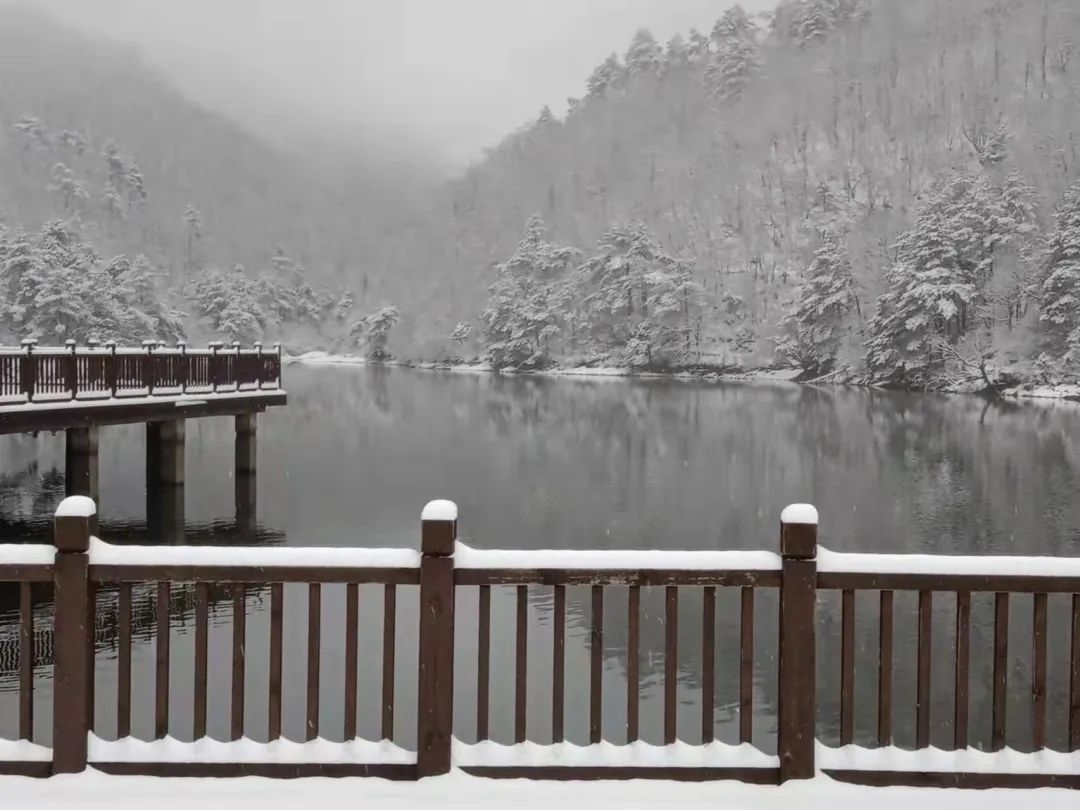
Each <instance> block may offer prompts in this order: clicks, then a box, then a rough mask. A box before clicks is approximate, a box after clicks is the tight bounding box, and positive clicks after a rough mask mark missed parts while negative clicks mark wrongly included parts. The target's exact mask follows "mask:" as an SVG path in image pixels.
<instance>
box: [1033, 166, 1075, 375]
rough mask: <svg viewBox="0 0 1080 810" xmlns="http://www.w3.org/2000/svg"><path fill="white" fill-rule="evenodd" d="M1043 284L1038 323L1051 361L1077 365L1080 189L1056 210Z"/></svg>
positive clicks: (1067, 196)
mask: <svg viewBox="0 0 1080 810" xmlns="http://www.w3.org/2000/svg"><path fill="white" fill-rule="evenodd" d="M1056 224H1057V227H1056V229H1055V231H1054V233H1053V235H1052V236H1051V238H1050V246H1049V251H1048V255H1047V260H1046V268H1045V274H1044V277H1043V282H1042V305H1041V307H1040V311H1039V321H1040V325H1041V326H1042V331H1043V336H1044V341H1045V346H1046V349H1047V351H1048V353H1049V354H1050V355H1051V356H1053V357H1059V358H1060V357H1064V358H1066V359H1068V360H1071V361H1072V362H1074V363H1076V364H1078V365H1080V185H1077V186H1073V187H1072V188H1070V189H1069V191H1068V192H1067V193H1066V194H1065V200H1064V202H1063V203H1062V204H1061V206H1060V207H1059V208H1058V210H1057V215H1056Z"/></svg>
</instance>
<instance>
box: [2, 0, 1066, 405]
mask: <svg viewBox="0 0 1080 810" xmlns="http://www.w3.org/2000/svg"><path fill="white" fill-rule="evenodd" d="M5 13H8V12H5ZM39 23H40V21H37V22H34V23H33V25H30V24H29V23H24V30H23V31H22V36H21V37H20V36H19V35H18V33H16V34H15V35H11V36H7V37H4V36H3V34H0V38H3V40H4V42H5V43H6V44H7V46H10V47H0V130H2V134H0V172H2V177H3V178H4V181H5V182H4V184H3V185H4V186H6V188H0V209H2V210H3V211H4V212H5V215H6V216H5V224H4V226H3V230H2V231H0V268H3V272H4V278H3V279H2V284H0V289H2V290H3V291H4V296H5V297H4V299H3V301H0V305H2V306H0V330H2V331H3V332H4V333H5V334H7V335H9V336H10V337H12V338H14V337H22V336H26V335H31V336H40V338H41V339H52V337H53V336H54V335H55V336H57V337H62V338H66V337H75V338H76V339H81V338H83V337H84V336H88V335H90V334H91V333H94V336H101V337H104V336H106V335H111V336H118V337H125V338H127V337H129V336H130V337H135V336H136V335H137V334H142V333H144V332H146V331H147V330H153V331H154V334H155V335H157V336H160V337H166V338H167V337H170V336H172V335H175V334H179V333H180V332H181V331H183V332H184V333H186V334H188V335H193V336H195V337H196V338H198V337H209V336H210V335H222V336H225V337H227V338H229V339H237V340H244V341H246V340H252V339H254V338H257V337H268V338H271V339H276V338H279V337H283V338H284V339H285V340H286V342H287V343H289V344H292V345H294V346H295V347H296V348H297V349H308V348H324V349H332V350H344V349H348V350H354V349H359V350H361V351H363V352H365V353H367V354H368V355H369V356H372V357H375V358H382V359H385V358H388V357H390V356H393V357H398V358H415V359H469V358H477V357H484V358H486V359H488V360H489V361H491V362H492V363H493V364H494V365H497V366H502V367H518V368H537V367H543V366H545V365H549V364H556V363H564V364H570V363H574V364H605V365H624V366H630V367H635V368H642V369H646V368H647V369H653V370H665V369H674V368H687V367H696V366H713V367H731V366H742V367H747V366H760V365H773V364H777V365H784V366H791V367H796V368H799V369H801V370H803V371H804V373H805V375H806V376H807V377H820V376H822V375H832V378H833V379H838V380H857V381H875V382H879V383H891V384H896V385H903V386H913V387H923V386H931V387H970V386H974V387H988V388H993V387H998V386H1003V385H1006V384H1014V383H1017V382H1023V381H1043V382H1046V381H1065V380H1070V379H1072V378H1075V377H1076V375H1077V374H1078V373H1080V371H1078V369H1080V186H1077V185H1076V184H1077V181H1078V180H1080V173H1078V171H1077V166H1078V163H1080V156H1078V154H1077V142H1076V135H1075V133H1076V132H1077V131H1080V120H1078V119H1080V105H1078V104H1077V100H1078V97H1080V67H1078V66H1077V64H1076V59H1074V57H1075V56H1076V55H1077V53H1076V51H1077V48H1078V47H1080V46H1078V45H1077V44H1076V43H1077V42H1080V6H1077V5H1076V4H1075V3H1074V2H1072V0H949V2H943V1H942V0H905V2H903V3H898V2H893V1H892V0H783V2H780V3H779V4H778V5H777V7H776V8H775V10H774V11H773V12H770V13H767V14H761V15H748V14H747V13H745V12H744V11H743V10H742V9H741V8H740V7H738V6H735V7H731V8H729V7H728V4H727V3H725V2H720V0H718V2H717V19H716V20H715V22H714V24H713V25H712V27H711V28H709V27H703V28H702V30H700V31H698V30H690V31H686V32H684V33H683V34H681V35H678V36H675V37H674V38H672V39H670V41H667V42H658V41H656V39H654V37H653V35H652V34H651V33H650V32H649V31H647V30H641V31H639V32H638V33H637V34H636V35H635V36H634V37H633V40H632V41H631V42H630V43H628V44H627V47H626V49H625V51H624V52H623V53H616V54H611V55H609V56H606V57H604V56H603V55H600V54H598V61H599V64H598V66H597V67H596V69H595V70H594V71H593V72H592V74H591V75H590V76H588V77H583V79H584V83H583V93H582V94H581V96H580V97H579V98H572V99H569V100H568V103H567V105H566V112H565V114H563V115H561V116H559V115H555V114H553V113H552V111H551V109H549V108H548V107H543V109H542V110H540V112H539V113H538V114H537V116H536V118H535V120H534V121H532V122H530V123H528V124H527V125H525V126H523V127H521V128H520V129H519V130H518V131H516V132H514V133H512V134H510V135H509V136H508V137H506V138H505V139H504V140H503V141H502V142H501V143H499V144H497V145H495V146H494V147H493V148H491V149H490V150H489V151H488V153H487V154H486V156H485V157H484V158H483V159H482V160H480V161H479V162H477V163H475V164H474V165H472V166H471V167H470V168H469V169H467V170H466V171H465V172H464V173H463V174H462V175H461V176H460V177H458V178H457V179H455V180H453V181H451V182H450V183H448V184H443V185H436V184H434V183H433V184H432V186H431V190H430V192H429V193H428V194H426V195H425V196H424V198H423V199H422V200H416V199H415V198H409V199H405V195H402V196H401V197H399V198H397V199H390V198H386V199H380V200H377V201H374V202H373V200H374V198H375V197H377V196H378V195H372V194H370V193H369V194H367V195H359V194H357V193H356V187H357V186H358V185H360V186H362V185H363V184H364V183H363V182H358V183H356V184H342V185H341V186H339V187H336V188H335V187H334V186H333V185H332V184H330V183H328V182H327V181H326V180H325V178H324V177H322V176H321V175H320V174H319V173H318V172H316V171H315V170H314V169H311V168H310V167H306V166H304V165H303V164H302V163H298V162H297V161H296V160H294V159H292V158H289V159H288V160H286V159H278V158H277V157H276V156H275V155H274V154H273V153H272V152H271V151H270V150H269V149H267V148H264V147H262V146H261V145H260V144H258V142H257V141H255V140H254V139H252V138H251V137H250V136H247V135H246V134H244V133H243V132H242V131H241V130H239V129H238V128H236V127H235V126H233V125H232V124H228V123H226V122H224V121H222V120H218V119H216V118H214V117H213V116H210V115H209V114H206V113H203V112H202V111H199V110H197V109H193V108H191V107H190V105H188V104H187V103H186V102H185V101H184V99H183V98H182V97H181V96H180V95H179V94H177V93H175V92H173V91H168V92H166V91H164V90H163V89H162V86H161V82H160V80H156V79H153V80H151V79H146V78H143V77H134V76H133V75H131V69H132V66H133V65H135V64H137V60H136V59H135V57H134V56H133V55H132V54H129V53H124V54H118V55H115V56H114V57H113V58H112V59H111V61H110V60H103V59H101V58H100V57H101V54H100V50H101V49H102V48H104V47H105V46H104V45H102V44H100V43H93V44H86V43H80V42H79V41H78V40H77V39H76V38H75V35H73V34H70V35H68V34H56V35H55V36H54V38H53V39H52V40H50V43H51V48H46V49H44V51H45V55H44V57H43V56H35V54H31V53H29V52H28V49H29V48H30V47H31V46H29V45H27V44H25V42H23V41H22V40H25V39H27V37H28V30H30V31H32V32H34V36H38V37H40V36H41V34H40V29H41V26H40V24H39ZM4 30H7V31H11V30H12V26H7V27H5V29H4ZM30 38H31V39H32V38H33V37H32V36H31V37H30ZM38 46H39V47H37V48H36V50H35V53H36V51H41V50H43V49H42V48H41V47H40V43H38ZM60 49H62V50H63V52H62V53H61V52H60ZM80 49H81V50H80ZM4 54H6V56H5V55H4ZM91 55H92V56H93V57H94V58H93V59H92V60H90V61H92V62H93V63H94V64H95V65H96V66H97V67H96V68H95V69H96V70H97V74H96V75H95V76H94V77H92V78H93V79H95V84H96V85H98V89H97V90H96V91H95V92H96V93H98V94H100V95H102V96H104V98H105V101H104V103H101V104H97V105H90V104H88V103H86V102H85V101H80V99H81V98H82V96H81V95H80V93H79V92H78V89H79V87H80V82H89V81H91V79H90V78H87V77H86V76H79V75H72V70H71V69H70V68H71V66H73V65H79V64H81V63H82V61H84V60H88V59H89V58H90V56H91ZM31 57H33V58H31ZM45 57H49V58H52V57H55V61H57V62H58V63H59V64H62V65H63V66H64V67H65V68H67V69H65V70H59V69H48V68H41V69H40V70H39V72H38V73H33V68H28V67H27V66H26V64H24V63H26V62H27V60H28V59H29V62H30V63H31V64H33V63H34V62H35V59H36V60H37V64H38V65H39V66H40V64H41V62H42V60H43V59H44V58H45ZM103 64H108V65H110V67H109V68H108V69H106V68H104V67H102V65H103ZM42 76H45V78H44V79H43V78H42ZM102 82H104V84H102ZM109 82H113V83H115V84H116V85H118V86H117V88H116V89H115V90H114V89H112V88H111V87H110V86H109ZM102 88H103V89H102ZM133 88H134V89H133ZM125 91H126V92H128V93H129V95H130V94H131V93H133V92H136V91H137V92H138V93H139V94H140V97H147V98H149V97H150V96H153V98H154V99H155V100H154V102H153V105H152V106H153V107H154V109H155V110H156V111H157V113H158V115H157V116H147V115H132V113H131V112H130V111H126V110H123V109H122V101H121V100H119V99H118V98H114V96H119V95H121V94H122V93H123V92H125ZM552 101H553V102H554V101H555V100H552ZM560 109H561V107H560ZM178 121H179V122H181V123H183V124H184V126H180V125H177V124H176V122H178ZM170 124H172V125H171V126H170ZM199 133H202V135H200V134H199ZM206 133H211V134H212V135H207V134H206ZM369 179H370V178H369ZM372 183H374V181H371V182H369V183H368V191H369V192H370V190H371V188H372V187H373V186H372ZM346 186H348V188H346ZM91 246H93V247H91ZM101 313H107V315H105V314H101Z"/></svg>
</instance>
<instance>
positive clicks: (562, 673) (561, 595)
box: [551, 585, 566, 743]
mask: <svg viewBox="0 0 1080 810" xmlns="http://www.w3.org/2000/svg"><path fill="white" fill-rule="evenodd" d="M552 621H553V622H554V623H555V628H554V630H555V632H554V634H553V640H552V647H553V649H552V651H551V740H552V742H557V743H558V742H562V741H563V736H564V735H563V717H564V705H563V701H564V695H565V689H566V588H565V586H563V585H556V586H555V615H554V617H553V618H552Z"/></svg>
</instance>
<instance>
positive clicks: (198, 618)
mask: <svg viewBox="0 0 1080 810" xmlns="http://www.w3.org/2000/svg"><path fill="white" fill-rule="evenodd" d="M209 621H210V584H209V583H207V582H197V583H196V584H195V684H194V706H193V711H194V715H195V716H194V718H193V728H194V731H193V736H194V737H195V739H196V740H198V739H200V738H202V737H205V736H206V663H207V642H208V625H209Z"/></svg>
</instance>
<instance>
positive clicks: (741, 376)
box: [284, 351, 1080, 404]
mask: <svg viewBox="0 0 1080 810" xmlns="http://www.w3.org/2000/svg"><path fill="white" fill-rule="evenodd" d="M284 362H285V363H286V364H292V363H299V364H301V365H347V366H364V365H368V361H367V360H366V359H365V358H363V357H360V356H358V355H348V354H330V353H329V352H322V351H313V352H307V353H305V354H301V355H296V356H289V357H285V358H284ZM373 365H374V364H373ZM377 365H383V366H393V367H398V368H409V369H414V370H418V371H443V372H451V373H455V374H496V373H497V374H505V375H507V376H530V377H577V378H583V379H643V380H679V381H684V382H707V383H774V384H775V383H782V384H789V385H808V386H811V385H812V386H852V387H856V388H877V387H879V386H875V385H872V384H867V383H858V382H851V381H831V380H827V379H811V380H798V379H797V378H798V377H799V376H800V375H801V373H802V372H801V371H799V370H798V369H769V368H757V369H746V370H745V371H731V372H724V373H721V372H674V373H661V372H655V371H633V370H631V369H628V368H619V367H616V366H565V367H556V368H549V369H543V370H538V371H516V370H502V371H496V369H495V368H494V367H493V366H491V365H490V364H488V363H440V362H435V361H419V360H416V361H413V360H391V361H388V362H385V363H379V364H377ZM897 390H905V391H909V392H912V393H935V394H968V395H971V394H978V392H973V391H965V390H940V391H931V392H923V391H920V390H919V389H913V388H912V389H897ZM980 395H981V394H980ZM997 396H998V397H999V398H1001V399H1011V400H1018V401H1029V402H1032V403H1034V402H1036V401H1038V402H1039V403H1041V404H1051V403H1053V404H1061V403H1069V404H1080V384H1073V383H1058V384H1052V385H1021V386H1016V387H1013V388H1006V389H1004V390H1002V391H1000V392H998V394H997Z"/></svg>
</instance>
